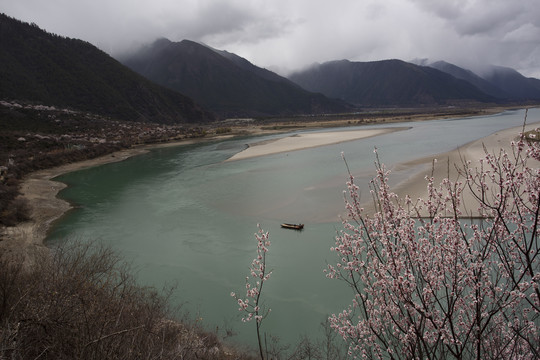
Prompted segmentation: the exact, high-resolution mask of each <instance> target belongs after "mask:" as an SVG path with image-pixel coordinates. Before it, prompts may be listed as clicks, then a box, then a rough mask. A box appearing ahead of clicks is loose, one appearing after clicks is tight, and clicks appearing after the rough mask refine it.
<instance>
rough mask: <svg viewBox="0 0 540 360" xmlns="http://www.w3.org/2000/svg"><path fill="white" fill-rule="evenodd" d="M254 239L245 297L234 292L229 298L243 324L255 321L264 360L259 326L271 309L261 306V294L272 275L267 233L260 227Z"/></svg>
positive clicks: (262, 355)
mask: <svg viewBox="0 0 540 360" xmlns="http://www.w3.org/2000/svg"><path fill="white" fill-rule="evenodd" d="M255 238H256V239H257V256H256V257H255V259H253V261H252V262H251V266H250V267H249V270H250V275H249V276H246V296H245V297H239V296H238V295H237V294H236V293H234V292H232V293H231V296H232V297H234V298H235V299H236V301H237V303H238V305H239V308H238V310H239V311H242V312H244V313H245V316H244V317H242V321H243V322H249V321H251V320H252V319H255V324H256V328H257V341H258V344H259V354H260V356H261V360H264V351H263V346H262V339H261V325H262V321H263V320H264V319H265V318H266V316H268V314H269V313H270V311H271V309H265V308H264V307H263V306H262V303H261V294H262V289H263V285H264V283H265V282H266V281H267V280H268V279H269V278H270V275H271V274H272V271H268V269H267V268H266V253H267V252H268V248H269V247H270V240H269V235H268V232H264V231H263V230H262V229H261V227H260V226H259V231H258V232H257V233H256V234H255ZM250 299H251V301H250Z"/></svg>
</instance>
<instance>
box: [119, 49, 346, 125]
mask: <svg viewBox="0 0 540 360" xmlns="http://www.w3.org/2000/svg"><path fill="white" fill-rule="evenodd" d="M121 61H122V62H123V63H124V64H125V65H127V66H128V67H130V68H131V69H133V70H135V71H137V72H138V73H139V74H141V75H143V76H145V77H147V78H148V79H150V80H152V81H155V82H156V83H158V84H161V85H163V86H166V87H169V88H171V89H174V90H176V91H179V92H181V93H183V94H186V95H188V96H190V97H192V98H193V99H195V101H197V102H199V103H201V104H203V105H204V106H206V107H208V108H209V109H211V110H213V111H216V112H218V113H219V114H222V115H223V116H233V117H237V116H264V115H291V114H320V113H336V112H343V111H347V110H349V109H350V106H349V105H348V104H345V103H344V102H343V101H337V100H331V99H328V98H326V97H325V96H323V95H321V94H313V93H310V92H308V91H306V90H303V89H301V88H300V87H299V86H297V85H296V84H293V83H292V82H290V81H289V80H287V79H285V78H282V77H280V76H279V75H277V74H274V73H272V72H270V71H268V70H265V69H261V68H258V67H256V66H255V65H253V64H251V63H250V62H249V61H247V60H246V59H243V58H241V57H239V56H237V55H234V54H231V53H228V52H222V51H217V50H214V49H211V48H209V47H207V46H204V45H201V44H199V43H196V42H193V41H188V40H183V41H181V42H171V41H169V40H167V39H160V40H157V41H156V42H154V43H153V44H151V45H149V46H146V47H144V48H142V49H140V50H139V51H138V52H137V53H134V54H131V55H130V56H129V57H125V58H123V59H121Z"/></svg>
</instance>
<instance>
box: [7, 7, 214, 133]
mask: <svg viewBox="0 0 540 360" xmlns="http://www.w3.org/2000/svg"><path fill="white" fill-rule="evenodd" d="M0 99H5V100H23V101H30V102H39V103H43V104H47V105H55V106H59V107H71V108H74V109H77V110H83V111H89V112H93V113H96V114H100V115H105V116H110V117H113V118H117V119H122V120H136V121H153V122H161V123H186V122H190V123H199V122H205V121H209V120H213V119H214V115H213V114H211V113H209V112H207V111H205V110H203V109H202V108H201V107H200V106H199V105H197V104H196V103H195V102H194V101H193V100H191V99H190V98H188V97H186V96H184V95H181V94H179V93H176V92H174V91H171V90H169V89H165V88H162V87H160V86H158V85H156V84H154V83H152V82H150V81H148V80H147V79H144V78H143V77H142V76H140V75H138V74H136V73H135V72H133V71H131V70H130V69H128V68H127V67H125V66H123V65H122V64H120V63H119V62H118V61H116V60H115V59H113V58H112V57H110V56H109V55H107V54H106V53H104V52H103V51H101V50H99V49H98V48H96V47H95V46H93V45H91V44H89V43H87V42H84V41H81V40H76V39H70V38H65V37H60V36H57V35H53V34H50V33H47V32H45V31H43V30H41V29H40V28H39V27H38V26H37V25H35V24H31V25H30V24H27V23H24V22H21V21H18V20H16V19H13V18H10V17H8V16H6V15H4V14H0Z"/></svg>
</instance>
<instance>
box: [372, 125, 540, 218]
mask: <svg viewBox="0 0 540 360" xmlns="http://www.w3.org/2000/svg"><path fill="white" fill-rule="evenodd" d="M538 127H540V122H536V123H532V124H528V125H527V126H526V127H525V131H530V130H533V129H536V128H538ZM522 131H523V126H518V127H514V128H510V129H505V130H501V131H497V132H495V133H493V134H491V135H489V136H487V137H484V138H481V139H478V140H475V141H472V142H470V143H468V144H465V145H463V146H461V147H459V148H457V149H455V150H453V151H450V152H447V153H441V154H438V155H434V156H428V157H425V158H421V159H417V160H414V161H411V162H408V163H404V164H400V165H397V166H396V167H395V168H394V169H392V170H393V171H395V172H398V171H399V170H400V169H406V168H410V167H411V166H415V167H418V168H420V169H421V170H420V171H419V172H417V173H416V174H414V175H413V176H411V177H409V178H408V179H406V180H404V181H402V182H401V183H399V184H397V185H396V186H395V187H393V188H392V190H393V191H394V192H395V193H396V194H398V195H399V196H400V198H403V197H404V196H405V195H409V196H410V197H411V199H413V200H415V199H418V198H423V199H426V198H427V196H428V190H427V184H428V182H427V180H426V176H433V178H434V184H435V185H437V186H438V185H439V184H440V183H441V181H442V180H443V179H445V178H448V179H450V180H451V181H454V182H455V181H457V180H460V181H461V180H463V178H462V177H461V176H460V175H459V171H458V169H462V168H463V165H464V161H467V160H470V161H471V164H470V167H471V168H473V169H474V168H478V167H479V166H480V159H483V158H485V156H486V151H487V152H488V153H490V154H498V153H499V152H500V150H501V149H502V150H505V151H506V152H507V153H509V154H511V153H512V149H511V142H512V141H513V140H518V139H519V135H520V133H521V132H522ZM434 160H436V161H435V162H434ZM530 161H535V160H533V159H530ZM535 162H536V161H535ZM538 165H540V164H538ZM390 176H392V175H390ZM364 205H365V206H364V207H365V209H366V211H367V212H368V213H369V212H372V211H373V205H372V204H371V203H366V204H364ZM477 209H478V202H477V201H476V199H475V198H474V196H473V194H472V193H471V192H470V191H467V190H465V191H464V192H463V203H462V206H461V208H460V210H461V211H462V213H463V214H464V215H468V216H472V217H476V216H480V214H479V213H478V211H477ZM420 215H421V216H426V215H427V214H425V213H421V214H420Z"/></svg>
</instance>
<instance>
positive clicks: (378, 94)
mask: <svg viewBox="0 0 540 360" xmlns="http://www.w3.org/2000/svg"><path fill="white" fill-rule="evenodd" d="M289 79H290V80H292V81H294V82H296V83H297V84H299V85H300V86H302V87H304V88H305V89H307V90H310V91H317V92H321V93H323V94H325V95H326V96H329V97H335V98H340V99H343V100H345V101H347V102H350V103H352V104H354V105H356V106H360V107H373V106H414V105H420V106H431V105H455V104H460V103H464V102H480V103H489V102H493V101H495V98H494V97H492V96H490V95H487V94H485V93H483V92H482V91H480V90H479V89H478V88H477V87H475V86H474V85H472V84H471V83H469V82H467V81H465V80H462V79H458V78H455V77H454V76H452V75H450V74H447V73H445V72H443V71H440V70H437V69H434V68H431V67H425V66H418V65H415V64H412V63H408V62H405V61H402V60H398V59H390V60H380V61H370V62H352V61H349V60H336V61H330V62H326V63H323V64H315V65H313V66H312V67H311V68H309V69H306V70H303V71H300V72H297V73H293V74H292V75H291V76H289Z"/></svg>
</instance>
